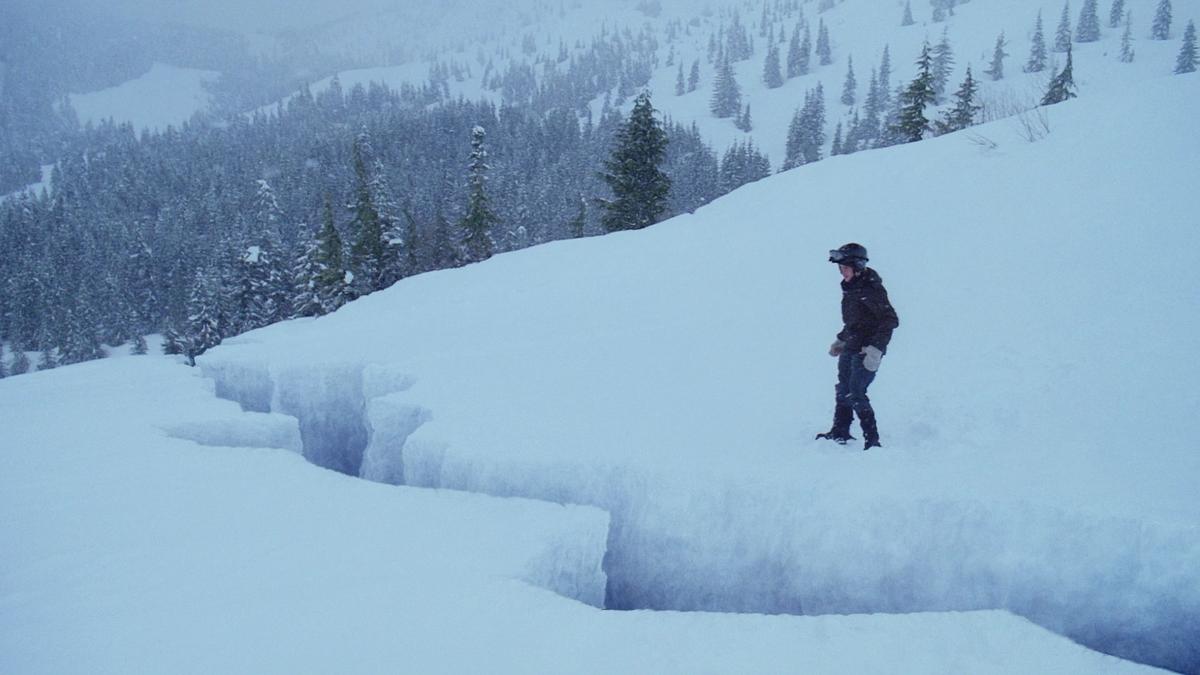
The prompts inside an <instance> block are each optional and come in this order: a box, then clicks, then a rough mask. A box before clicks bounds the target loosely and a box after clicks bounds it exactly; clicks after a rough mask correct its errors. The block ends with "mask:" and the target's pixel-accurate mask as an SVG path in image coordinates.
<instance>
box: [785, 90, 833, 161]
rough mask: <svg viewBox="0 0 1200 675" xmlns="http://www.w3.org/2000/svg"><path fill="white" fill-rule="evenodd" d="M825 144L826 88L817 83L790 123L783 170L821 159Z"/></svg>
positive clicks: (806, 95) (805, 96)
mask: <svg viewBox="0 0 1200 675" xmlns="http://www.w3.org/2000/svg"><path fill="white" fill-rule="evenodd" d="M824 145H825V89H824V87H823V86H822V85H821V83H817V86H816V88H815V89H810V90H809V91H808V92H807V93H805V95H804V106H803V107H802V108H800V109H798V110H797V111H796V113H795V114H794V115H793V116H792V122H791V124H789V125H788V137H787V145H786V148H785V151H784V153H785V154H784V158H783V167H782V169H781V170H783V171H787V170H788V169H792V168H795V167H797V166H802V165H804V164H810V163H812V162H817V161H820V159H821V151H822V148H823V147H824Z"/></svg>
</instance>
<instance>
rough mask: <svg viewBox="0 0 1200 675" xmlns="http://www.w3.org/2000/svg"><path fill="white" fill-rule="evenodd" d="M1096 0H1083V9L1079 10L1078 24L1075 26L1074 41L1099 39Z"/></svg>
mask: <svg viewBox="0 0 1200 675" xmlns="http://www.w3.org/2000/svg"><path fill="white" fill-rule="evenodd" d="M1096 2H1097V0H1083V9H1082V10H1080V12H1079V25H1077V26H1076V27H1075V41H1076V42H1095V41H1097V40H1099V39H1100V16H1099V14H1098V10H1097V8H1096Z"/></svg>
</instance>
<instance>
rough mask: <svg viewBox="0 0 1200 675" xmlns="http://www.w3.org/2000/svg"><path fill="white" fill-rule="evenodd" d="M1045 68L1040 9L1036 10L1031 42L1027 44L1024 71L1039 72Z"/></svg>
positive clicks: (1044, 39)
mask: <svg viewBox="0 0 1200 675" xmlns="http://www.w3.org/2000/svg"><path fill="white" fill-rule="evenodd" d="M1045 69H1046V36H1045V33H1044V32H1043V31H1042V10H1040V9H1039V10H1038V15H1037V24H1036V25H1035V27H1034V29H1033V42H1032V43H1031V44H1030V46H1029V60H1028V61H1026V62H1025V68H1024V70H1025V72H1027V73H1040V72H1042V71H1043V70H1045Z"/></svg>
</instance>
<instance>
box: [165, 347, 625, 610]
mask: <svg viewBox="0 0 1200 675" xmlns="http://www.w3.org/2000/svg"><path fill="white" fill-rule="evenodd" d="M201 367H202V370H203V372H204V374H205V375H206V376H208V377H211V378H213V380H214V381H215V387H214V392H215V393H216V394H217V395H218V396H219V397H221V398H225V399H228V400H231V401H235V402H237V403H239V404H240V405H241V406H242V408H243V410H244V411H247V412H244V413H242V414H241V415H239V416H227V417H222V418H213V419H204V420H189V421H186V422H178V423H173V424H171V425H168V426H166V427H164V429H165V430H166V431H167V433H169V434H170V435H172V436H176V437H178V438H184V439H187V440H192V441H195V442H198V443H201V444H204V445H214V446H233V447H274V448H284V449H288V450H293V451H295V452H297V453H301V454H303V455H304V457H305V458H306V459H307V460H308V461H310V462H312V463H314V464H317V465H319V466H322V467H325V468H329V469H333V470H336V471H339V472H341V473H346V474H350V475H359V474H360V472H361V474H362V477H364V478H368V479H370V480H373V481H376V482H381V483H391V484H396V485H399V484H402V483H403V476H404V473H403V466H402V464H401V452H400V450H401V448H403V446H404V443H405V441H406V439H407V436H408V434H410V433H411V432H412V431H413V430H415V429H416V428H417V427H419V426H420V425H421V424H422V423H423V422H424V421H425V420H427V419H428V417H429V413H428V411H424V410H422V409H420V408H419V407H415V406H411V405H407V404H397V403H396V402H395V401H394V400H392V399H391V398H389V397H391V396H392V395H393V394H395V393H396V392H398V391H403V390H405V389H407V388H408V387H409V386H411V379H410V378H409V377H408V376H406V375H405V374H403V373H401V372H398V371H396V370H395V369H393V368H390V367H387V366H378V365H372V366H365V365H364V364H362V363H357V362H341V363H332V364H319V365H314V366H311V367H283V368H279V369H277V370H273V369H272V368H270V367H267V366H265V365H264V364H261V363H257V362H254V361H247V360H236V359H233V360H222V359H212V358H209V359H206V360H204V361H203V362H202V363H201ZM372 421H374V422H376V423H377V424H378V425H379V428H378V430H376V429H374V428H373V426H372V424H371V422H372ZM532 506H533V505H530V507H529V508H530V510H531V511H532V510H533V508H532ZM513 507H514V510H515V509H516V505H513ZM538 508H539V509H541V510H545V509H546V508H550V509H554V508H555V507H553V506H550V505H538ZM557 509H558V513H557V514H556V516H555V518H551V519H547V518H545V517H541V516H539V517H532V514H531V517H530V518H528V519H527V520H526V522H527V524H528V526H529V527H528V531H527V532H525V533H523V534H524V535H525V536H526V537H527V538H528V539H529V544H528V547H527V548H529V549H530V550H537V551H538V553H537V554H536V555H534V556H532V557H531V558H530V560H529V561H528V563H527V564H526V566H525V568H524V569H523V570H522V571H521V573H520V576H519V578H520V579H521V580H522V581H525V582H527V583H530V584H532V585H535V586H538V587H541V588H546V589H548V590H551V591H554V592H556V593H558V594H559V595H563V596H565V597H569V598H573V599H575V600H579V601H580V602H584V603H587V604H589V605H592V606H595V607H601V606H603V604H604V596H605V589H606V588H607V577H606V575H605V572H604V569H603V567H602V561H603V559H604V556H605V553H606V551H607V546H608V543H607V533H608V528H609V516H608V514H607V513H604V512H602V511H599V510H597V509H591V508H586V507H585V508H580V507H579V506H577V505H572V506H565V505H564V506H561V507H557Z"/></svg>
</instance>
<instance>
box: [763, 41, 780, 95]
mask: <svg viewBox="0 0 1200 675" xmlns="http://www.w3.org/2000/svg"><path fill="white" fill-rule="evenodd" d="M763 82H764V83H765V84H766V85H767V88H768V89H778V88H779V87H782V86H783V71H782V70H781V69H780V67H779V47H777V46H775V44H774V43H772V44H771V46H770V47H768V48H767V58H766V60H764V61H763Z"/></svg>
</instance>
